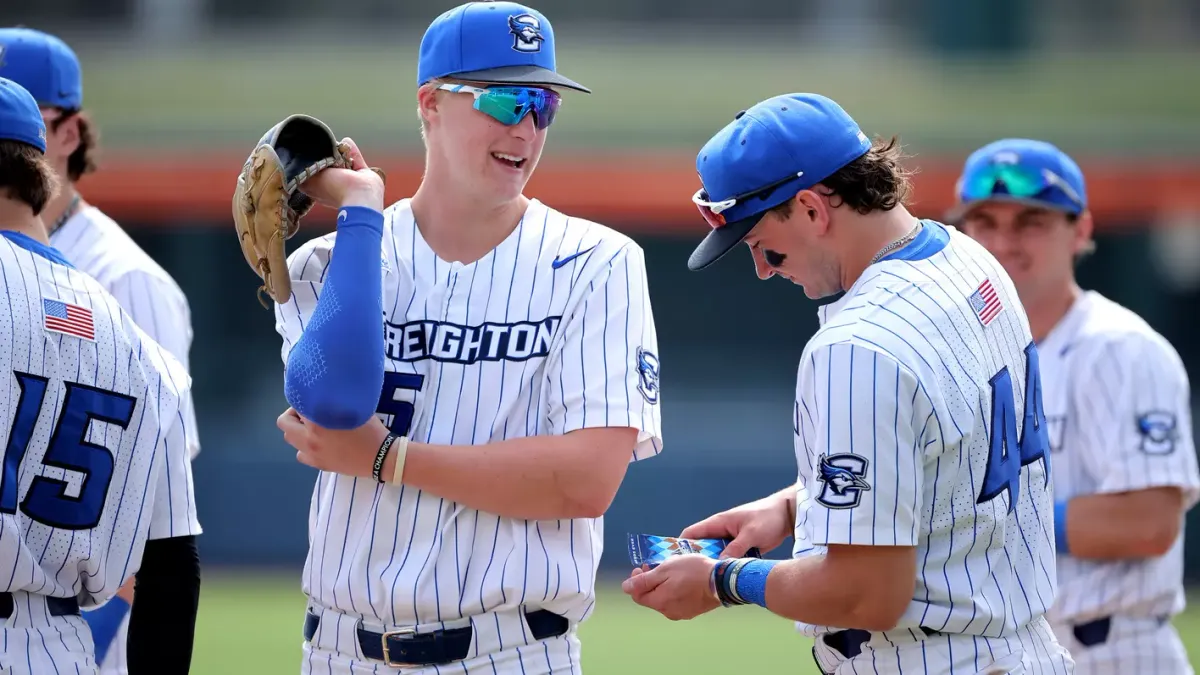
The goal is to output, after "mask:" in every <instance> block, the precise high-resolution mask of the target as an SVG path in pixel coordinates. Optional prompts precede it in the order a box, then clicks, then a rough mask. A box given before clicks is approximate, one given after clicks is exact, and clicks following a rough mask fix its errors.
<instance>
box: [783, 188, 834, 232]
mask: <svg viewBox="0 0 1200 675" xmlns="http://www.w3.org/2000/svg"><path fill="white" fill-rule="evenodd" d="M792 213H793V214H795V215H796V216H797V217H800V218H803V219H804V220H805V221H807V222H808V223H811V224H812V225H815V226H817V227H819V228H820V229H822V230H824V228H825V227H826V226H827V225H828V223H829V202H828V201H827V200H825V199H822V198H821V195H819V194H817V192H816V191H815V190H801V191H800V192H797V193H796V196H795V197H794V198H793V203H792Z"/></svg>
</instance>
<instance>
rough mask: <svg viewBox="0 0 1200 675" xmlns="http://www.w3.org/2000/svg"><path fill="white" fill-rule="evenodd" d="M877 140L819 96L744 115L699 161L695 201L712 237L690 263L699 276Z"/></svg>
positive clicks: (766, 104)
mask: <svg viewBox="0 0 1200 675" xmlns="http://www.w3.org/2000/svg"><path fill="white" fill-rule="evenodd" d="M870 149H871V140H870V139H868V138H867V136H866V134H864V133H863V132H862V130H861V129H860V128H859V127H858V123H857V122H855V121H854V120H853V119H852V118H851V117H850V115H848V114H847V113H846V111H845V110H843V109H842V107H841V106H839V105H838V104H837V103H835V102H834V101H833V100H831V99H829V98H826V97H824V96H821V95H819V94H784V95H782V96H775V97H773V98H769V99H767V100H765V101H761V102H759V103H757V104H755V105H754V107H752V108H750V109H749V110H743V111H742V112H739V113H738V114H737V115H736V116H735V117H734V119H733V121H732V122H730V123H729V124H727V125H726V126H725V128H724V129H721V130H720V131H718V132H717V134H716V135H715V136H713V137H712V138H711V139H709V141H708V142H707V143H705V144H704V147H703V148H701V149H700V153H699V154H698V155H696V171H697V172H699V174H700V182H701V184H702V185H703V187H702V188H701V189H700V190H699V191H698V192H696V194H695V195H694V196H693V197H692V202H693V203H694V204H696V206H697V207H698V208H699V209H700V213H701V214H703V215H704V219H705V220H706V221H707V222H708V224H709V226H710V227H712V228H713V229H712V231H711V232H709V233H708V236H707V237H705V238H704V241H702V242H700V245H699V246H697V247H696V250H695V251H693V252H692V255H691V257H690V258H689V259H688V268H689V269H691V270H693V271H695V270H700V269H703V268H705V267H708V266H709V265H711V264H713V263H714V262H716V261H717V260H718V259H719V258H721V257H722V256H724V255H725V254H726V253H728V252H729V251H730V250H732V249H733V247H734V246H737V245H738V244H739V243H741V241H742V240H743V239H745V238H746V235H748V234H750V231H751V230H753V229H754V226H755V225H757V224H758V221H760V220H762V217H763V215H764V214H765V213H766V212H767V210H769V209H771V208H774V207H776V206H779V205H780V204H782V203H784V202H786V201H788V200H789V199H791V198H793V197H795V196H796V193H798V192H800V191H801V190H807V189H809V188H811V187H813V186H814V185H816V184H817V183H820V182H821V181H823V180H825V179H826V178H828V177H829V176H831V175H833V174H834V173H836V172H837V171H838V170H839V169H841V168H842V167H843V166H846V165H847V164H849V163H850V162H852V161H854V160H856V159H858V158H859V157H862V156H863V155H864V154H866V153H867V151H868V150H870Z"/></svg>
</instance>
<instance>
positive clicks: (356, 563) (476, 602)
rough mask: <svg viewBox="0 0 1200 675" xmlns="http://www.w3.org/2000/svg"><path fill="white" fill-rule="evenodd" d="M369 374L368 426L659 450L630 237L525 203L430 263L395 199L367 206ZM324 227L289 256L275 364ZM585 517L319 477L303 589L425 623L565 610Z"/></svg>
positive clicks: (591, 530) (646, 325) (587, 555)
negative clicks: (483, 237)
mask: <svg viewBox="0 0 1200 675" xmlns="http://www.w3.org/2000/svg"><path fill="white" fill-rule="evenodd" d="M384 216H385V219H384V230H383V251H382V255H383V275H384V278H383V308H384V312H385V314H386V316H385V317H384V319H385V331H386V335H385V349H386V351H387V354H386V357H387V358H386V367H387V371H388V373H387V375H386V377H385V382H384V387H385V391H384V392H383V396H382V397H381V401H383V402H382V403H381V406H380V413H381V419H382V420H383V421H384V422H385V423H386V424H388V425H389V426H390V428H391V429H392V430H393V431H396V432H398V433H402V434H403V433H405V432H407V433H408V434H409V435H410V437H411V438H414V439H416V440H420V441H425V442H430V443H437V444H455V445H466V444H482V443H487V442H490V441H498V440H503V439H508V438H516V437H523V436H536V435H549V434H563V433H567V432H569V431H572V430H575V429H580V428H584V427H602V426H631V427H636V428H637V429H639V432H640V433H639V436H638V441H637V447H636V449H635V452H634V457H633V459H634V460H637V459H642V458H645V457H649V456H652V455H654V454H656V453H657V452H658V451H659V450H660V448H661V443H662V441H661V431H660V417H659V405H658V401H659V389H658V357H657V351H658V349H657V334H656V331H655V326H654V320H653V316H652V312H651V306H650V299H649V292H648V289H647V284H646V274H645V263H644V258H643V254H642V250H641V248H640V247H639V246H638V245H637V244H636V243H635V242H633V241H632V240H631V239H629V238H628V237H626V236H624V235H622V234H620V233H618V232H616V231H614V230H612V229H609V228H607V227H604V226H601V225H598V224H596V223H591V222H588V221H585V220H580V219H577V218H570V217H568V216H566V215H564V214H562V213H560V212H558V211H555V210H554V209H551V208H549V207H547V206H545V205H543V204H541V203H540V202H538V201H537V200H531V202H530V205H529V208H528V209H527V211H526V213H525V216H524V218H523V219H522V221H521V223H520V224H519V225H518V226H517V227H516V229H515V230H514V231H513V232H512V234H510V235H509V236H508V237H507V238H506V239H505V240H504V241H503V242H502V243H501V244H500V245H499V246H497V247H496V248H495V249H493V250H492V251H491V252H489V253H488V254H487V255H485V256H484V257H483V258H481V259H480V260H478V261H476V262H474V263H472V264H468V265H464V264H461V263H457V262H455V263H449V262H446V261H444V260H441V259H439V258H438V256H437V255H435V254H434V252H433V251H432V250H431V249H430V248H429V246H428V245H427V244H426V242H425V240H424V239H423V238H422V236H421V233H420V231H419V230H418V229H417V227H416V225H415V223H414V220H413V214H412V211H411V208H410V206H409V202H408V200H402V201H400V202H398V203H397V204H395V205H393V206H392V207H390V208H388V209H387V210H386V211H385V213H384ZM335 238H336V233H330V234H329V235H326V236H324V237H321V238H318V239H315V240H312V241H310V242H308V243H306V244H305V245H304V246H303V247H301V248H300V249H298V250H297V251H296V252H294V253H293V254H292V255H291V256H290V258H289V266H290V269H291V277H292V279H293V280H294V281H293V284H292V286H293V295H292V299H291V301H289V302H288V303H286V304H284V305H281V306H277V308H276V320H277V325H276V328H277V330H278V331H279V333H280V335H282V336H283V341H284V344H283V360H284V362H285V363H286V362H287V355H288V352H289V351H290V349H291V347H292V345H293V344H295V342H296V340H297V339H298V338H299V336H300V334H301V332H302V331H303V330H304V325H305V324H306V323H307V322H308V321H309V318H310V316H311V314H312V311H313V309H314V308H315V306H316V303H317V299H318V296H319V295H320V292H321V282H322V279H323V278H324V273H325V268H326V265H327V264H328V261H329V257H330V252H331V249H332V247H333V245H334V240H335ZM602 523H603V521H602V519H600V518H597V519H584V518H580V519H575V520H566V519H564V520H543V521H533V520H523V519H514V518H505V517H499V516H496V515H493V514H490V513H484V512H480V511H476V510H473V509H469V508H467V507H465V506H463V505H462V504H458V503H455V502H452V501H449V500H447V499H443V498H442V497H441V496H439V495H436V494H432V493H430V492H425V491H421V490H415V489H413V488H411V487H407V486H404V487H396V486H390V485H383V486H381V485H379V484H377V483H376V482H375V481H372V480H370V479H358V478H352V477H346V476H339V475H335V474H329V473H321V474H320V475H319V477H318V479H317V484H316V486H315V488H314V491H313V499H312V507H311V509H310V514H309V539H310V547H309V553H308V559H307V561H306V563H305V570H304V580H303V586H304V591H305V592H306V593H307V594H309V596H310V597H312V598H313V599H314V600H315V601H316V602H317V603H319V604H321V605H322V606H324V607H327V608H332V609H336V610H339V611H341V612H343V613H345V614H348V615H351V616H359V617H367V618H368V619H374V620H376V621H379V622H382V623H390V624H394V625H412V624H418V623H434V622H439V621H450V620H452V619H456V618H460V617H464V616H469V615H473V614H479V613H483V612H488V611H499V610H503V609H508V608H514V607H517V606H519V605H522V604H524V605H527V606H530V607H543V608H545V609H548V610H550V611H553V612H556V613H559V614H562V615H564V616H567V617H568V618H570V619H572V620H576V621H578V620H583V619H584V618H585V617H586V616H587V615H589V614H590V613H591V609H592V606H593V603H594V593H593V584H594V581H595V574H596V567H597V564H598V563H599V560H600V552H601V546H602V540H603V537H602V535H603V527H602Z"/></svg>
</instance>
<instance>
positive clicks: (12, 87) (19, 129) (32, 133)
mask: <svg viewBox="0 0 1200 675" xmlns="http://www.w3.org/2000/svg"><path fill="white" fill-rule="evenodd" d="M0 139H2V140H6V141H19V142H21V143H26V144H28V145H32V146H33V147H35V148H37V149H38V151H39V152H41V153H42V154H45V152H46V123H45V122H43V121H42V111H41V110H39V109H38V104H37V101H35V100H33V95H32V94H30V93H29V91H28V90H26V89H25V87H22V86H21V85H19V84H17V83H16V82H13V81H12V80H9V79H7V78H3V77H0Z"/></svg>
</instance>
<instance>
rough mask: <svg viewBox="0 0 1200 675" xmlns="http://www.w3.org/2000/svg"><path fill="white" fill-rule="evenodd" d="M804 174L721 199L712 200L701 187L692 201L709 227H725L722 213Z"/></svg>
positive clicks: (764, 194)
mask: <svg viewBox="0 0 1200 675" xmlns="http://www.w3.org/2000/svg"><path fill="white" fill-rule="evenodd" d="M803 175H804V172H803V171H798V172H796V173H794V174H791V175H789V176H787V177H785V178H781V179H779V180H777V181H775V182H774V183H769V184H767V185H764V186H763V187H759V188H754V189H753V190H750V191H749V192H743V193H741V194H738V195H734V196H732V197H730V198H729V199H722V200H719V201H710V200H709V198H708V193H707V192H705V191H704V188H700V189H699V190H697V191H696V194H694V195H692V203H693V204H695V205H696V208H697V209H699V210H700V215H702V216H704V220H705V221H706V222H707V223H708V225H709V227H712V228H714V229H715V228H718V227H724V226H725V224H726V222H725V216H724V215H722V214H723V213H724V212H725V211H728V210H729V209H731V208H733V207H734V206H737V205H738V204H742V203H744V202H747V201H749V200H751V199H754V198H755V197H759V198H766V197H767V195H769V194H770V193H771V192H773V191H774V190H775V189H776V188H778V187H779V186H781V185H783V184H784V183H787V182H789V181H793V180H796V179H797V178H799V177H801V176H803ZM747 215H749V214H747Z"/></svg>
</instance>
